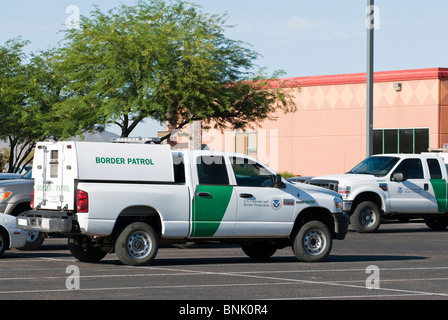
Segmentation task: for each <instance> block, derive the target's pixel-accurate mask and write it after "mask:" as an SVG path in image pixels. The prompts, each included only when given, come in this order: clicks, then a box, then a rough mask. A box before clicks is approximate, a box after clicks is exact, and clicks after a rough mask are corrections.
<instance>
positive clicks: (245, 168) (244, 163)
mask: <svg viewBox="0 0 448 320" xmlns="http://www.w3.org/2000/svg"><path fill="white" fill-rule="evenodd" d="M230 161H231V163H232V167H233V172H234V173H235V179H236V184H237V185H238V186H244V187H273V186H274V175H273V174H272V173H271V172H269V171H268V170H267V169H266V168H265V167H263V166H262V165H261V164H259V163H257V162H254V161H249V160H248V159H246V158H238V157H232V158H230Z"/></svg>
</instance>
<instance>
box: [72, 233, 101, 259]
mask: <svg viewBox="0 0 448 320" xmlns="http://www.w3.org/2000/svg"><path fill="white" fill-rule="evenodd" d="M68 248H69V250H70V252H71V254H72V255H73V256H74V257H75V258H76V259H78V260H79V261H81V262H98V261H100V260H101V259H103V258H104V257H105V256H106V254H107V252H105V251H103V250H102V249H101V247H100V246H98V245H97V243H96V242H95V241H93V240H92V238H91V237H88V236H76V237H69V239H68Z"/></svg>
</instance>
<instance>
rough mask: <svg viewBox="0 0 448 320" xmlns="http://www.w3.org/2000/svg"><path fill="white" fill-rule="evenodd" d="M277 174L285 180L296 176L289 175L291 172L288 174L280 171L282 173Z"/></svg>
mask: <svg viewBox="0 0 448 320" xmlns="http://www.w3.org/2000/svg"><path fill="white" fill-rule="evenodd" d="M279 173H280V175H281V176H282V177H283V178H285V179H289V178H292V177H295V176H296V175H295V174H294V173H291V172H288V171H282V172H279Z"/></svg>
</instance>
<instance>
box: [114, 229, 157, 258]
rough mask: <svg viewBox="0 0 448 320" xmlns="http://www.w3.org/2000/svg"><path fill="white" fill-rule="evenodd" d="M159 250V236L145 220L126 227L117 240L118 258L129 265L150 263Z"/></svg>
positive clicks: (116, 250) (116, 251)
mask: <svg viewBox="0 0 448 320" xmlns="http://www.w3.org/2000/svg"><path fill="white" fill-rule="evenodd" d="M158 250H159V236H158V234H157V233H156V232H155V231H154V229H153V228H152V227H151V226H150V225H148V224H147V223H144V222H134V223H131V224H130V225H128V226H127V227H126V228H124V229H123V230H122V231H121V233H120V235H119V236H118V238H117V241H116V242H115V253H116V254H117V256H118V259H120V261H121V262H122V263H123V264H125V265H129V266H143V265H148V264H150V263H151V262H152V261H153V260H154V258H155V257H156V255H157V251H158Z"/></svg>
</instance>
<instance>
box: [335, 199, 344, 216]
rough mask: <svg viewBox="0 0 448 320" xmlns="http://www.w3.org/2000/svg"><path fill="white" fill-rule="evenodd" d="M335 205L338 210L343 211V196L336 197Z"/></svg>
mask: <svg viewBox="0 0 448 320" xmlns="http://www.w3.org/2000/svg"><path fill="white" fill-rule="evenodd" d="M334 206H335V207H336V212H341V213H342V212H343V210H342V199H341V198H334Z"/></svg>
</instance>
